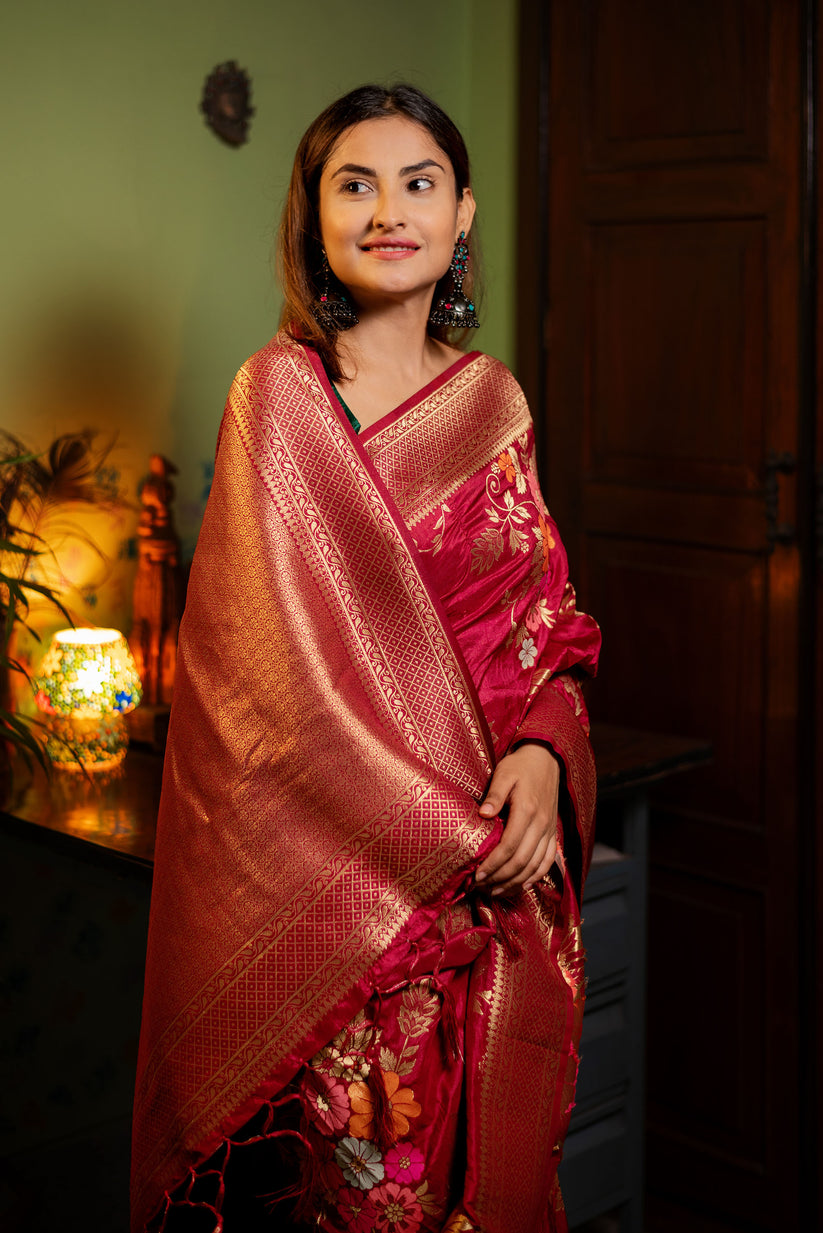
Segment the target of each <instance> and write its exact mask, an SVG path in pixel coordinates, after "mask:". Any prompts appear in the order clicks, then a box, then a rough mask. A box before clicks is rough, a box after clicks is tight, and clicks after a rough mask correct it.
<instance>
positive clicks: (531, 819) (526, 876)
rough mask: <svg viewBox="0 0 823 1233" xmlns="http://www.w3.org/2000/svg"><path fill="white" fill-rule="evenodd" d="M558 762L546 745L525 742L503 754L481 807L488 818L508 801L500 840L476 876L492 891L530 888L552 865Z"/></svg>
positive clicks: (555, 828) (558, 772)
mask: <svg viewBox="0 0 823 1233" xmlns="http://www.w3.org/2000/svg"><path fill="white" fill-rule="evenodd" d="M559 785H560V766H559V764H558V761H557V758H556V757H555V756H554V754H553V753H552V751H551V750H550V749H549V747H548V746H547V745H543V744H542V743H541V742H539V741H524V742H523V744H522V745H519V746H518V747H517V749H515V750H514V752H513V753H510V754H507V755H506V756H505V758H501V759H500V761H499V763H498V764H497V768H496V770H495V772H494V774H493V775H492V781H491V783H490V784H489V790H488V792H487V793H486V799H485V800H484V801H483V804H482V805H481V806H480V812H481V814H482V815H483V817H484V818H492V817H494V815H495V814H498V813H500V810H501V809H502V808H503V806H504V805H506V804H508V807H509V809H508V817H507V819H506V823H505V830H504V832H503V837H502V838H501V840H500V843H499V844H498V845H497V847H496V848H495V849H494V851H493V852H490V853H489V855H488V856H487V857H486V859H485V860H484V861H483V864H482V865H481V866H480V868H479V869H478V871H477V873H476V875H475V882H476V883H478V884H479V885H481V886H483V887H484V888H487V887H491V888H493V889H492V894H493V895H502V894H503V893H504V892H505V891H512V890H515V889H516V888H517V887H520V886H522V887H524V888H525V889H528V887H530V886H531V885H532V884H533V883H535V882H539V881H540V879H541V878H542V877H544V876H545V875H546V874H547V873H548V872H549V870H550V869H551V867H552V865H553V863H554V860H555V857H556V855H557V840H556V838H555V835H556V831H557V794H558V788H559Z"/></svg>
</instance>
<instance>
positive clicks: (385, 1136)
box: [368, 1061, 397, 1152]
mask: <svg viewBox="0 0 823 1233" xmlns="http://www.w3.org/2000/svg"><path fill="white" fill-rule="evenodd" d="M368 1087H369V1092H370V1094H371V1098H372V1110H373V1113H372V1116H373V1124H374V1140H375V1142H376V1143H377V1145H378V1146H379V1148H380V1150H381V1151H383V1152H385V1151H387V1150H388V1148H390V1147H392V1146H393V1144H395V1143H396V1142H397V1131H396V1130H395V1127H394V1115H393V1113H392V1104H391V1100H390V1099H389V1093H388V1091H387V1089H386V1078H385V1075H384V1073H383V1068H382V1066H381V1065H380V1063H379V1062H376V1061H375V1062H373V1063H372V1066H371V1070H370V1071H369V1079H368Z"/></svg>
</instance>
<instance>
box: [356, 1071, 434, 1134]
mask: <svg viewBox="0 0 823 1233" xmlns="http://www.w3.org/2000/svg"><path fill="white" fill-rule="evenodd" d="M383 1079H384V1081H385V1084H386V1095H387V1096H388V1098H389V1104H390V1105H391V1115H392V1122H393V1124H394V1130H395V1133H396V1134H398V1135H406V1134H408V1133H409V1118H410V1117H419V1116H420V1113H421V1108H420V1105H419V1104H418V1103H417V1101H416V1100H415V1099H414V1092H413V1091H412V1090H411V1088H410V1087H401V1086H400V1076H399V1075H396V1074H395V1073H394V1071H393V1070H384V1071H383ZM349 1100H350V1101H351V1107H352V1110H353V1112H352V1115H351V1117H350V1118H349V1134H350V1135H354V1137H355V1138H357V1139H371V1137H372V1136H373V1134H374V1101H373V1100H372V1094H371V1092H370V1091H369V1087H368V1084H367V1083H350V1084H349Z"/></svg>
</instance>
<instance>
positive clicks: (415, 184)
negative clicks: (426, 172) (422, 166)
mask: <svg viewBox="0 0 823 1233" xmlns="http://www.w3.org/2000/svg"><path fill="white" fill-rule="evenodd" d="M433 183H434V181H433V180H430V179H429V177H428V176H415V177H414V179H413V180H409V188H410V189H411V191H412V192H413V193H419V192H421V191H422V190H423V189H425V188H431V187H432V184H433Z"/></svg>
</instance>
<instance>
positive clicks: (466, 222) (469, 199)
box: [455, 188, 477, 240]
mask: <svg viewBox="0 0 823 1233" xmlns="http://www.w3.org/2000/svg"><path fill="white" fill-rule="evenodd" d="M476 209H477V203H476V202H475V200H474V194H473V193H472V190H471V189H470V188H464V189H463V196H462V197H461V199H460V201H459V202H458V203H457V228H458V230H457V236H455V240H456V239H457V238H458V236H459V235H460V232H461V231H465V233H466V235H468V234H469V232H470V231H471V225H472V222H473V220H474V212H475V210H476Z"/></svg>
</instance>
